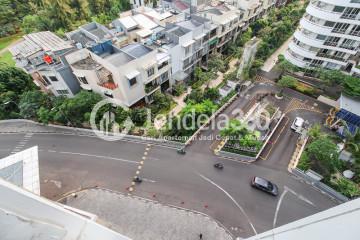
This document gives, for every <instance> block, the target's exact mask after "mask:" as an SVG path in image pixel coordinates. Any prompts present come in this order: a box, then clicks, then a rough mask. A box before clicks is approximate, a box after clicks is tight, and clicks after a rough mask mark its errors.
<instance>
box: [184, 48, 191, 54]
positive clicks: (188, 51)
mask: <svg viewBox="0 0 360 240" xmlns="http://www.w3.org/2000/svg"><path fill="white" fill-rule="evenodd" d="M189 53H190V46H187V47H186V48H185V55H188V54H189Z"/></svg>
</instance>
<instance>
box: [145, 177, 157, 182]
mask: <svg viewBox="0 0 360 240" xmlns="http://www.w3.org/2000/svg"><path fill="white" fill-rule="evenodd" d="M142 180H143V181H144V182H151V183H156V181H155V180H152V179H148V178H142Z"/></svg>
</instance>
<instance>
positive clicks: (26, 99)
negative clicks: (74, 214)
mask: <svg viewBox="0 0 360 240" xmlns="http://www.w3.org/2000/svg"><path fill="white" fill-rule="evenodd" d="M49 105H50V99H49V97H48V96H47V95H46V94H44V93H42V92H40V91H37V90H34V91H28V92H25V93H23V94H22V95H21V97H20V102H19V109H20V115H21V116H22V117H24V118H29V119H33V118H37V112H38V111H39V109H40V107H42V106H44V107H46V106H47V107H48V106H49Z"/></svg>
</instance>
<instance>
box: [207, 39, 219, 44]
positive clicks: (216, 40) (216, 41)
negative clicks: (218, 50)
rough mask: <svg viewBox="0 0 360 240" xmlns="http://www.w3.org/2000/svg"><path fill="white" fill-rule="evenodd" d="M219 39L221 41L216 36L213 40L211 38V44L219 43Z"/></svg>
mask: <svg viewBox="0 0 360 240" xmlns="http://www.w3.org/2000/svg"><path fill="white" fill-rule="evenodd" d="M218 41H219V39H218V38H214V39H212V40H210V41H209V45H212V44H214V43H216V44H217V43H218Z"/></svg>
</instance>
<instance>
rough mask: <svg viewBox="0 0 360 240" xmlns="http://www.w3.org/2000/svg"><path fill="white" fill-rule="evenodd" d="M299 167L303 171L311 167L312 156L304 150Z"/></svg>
mask: <svg viewBox="0 0 360 240" xmlns="http://www.w3.org/2000/svg"><path fill="white" fill-rule="evenodd" d="M297 168H299V169H301V170H303V171H307V170H309V169H310V168H311V161H310V158H309V155H308V153H307V152H306V151H304V152H303V153H302V154H301V157H300V160H299V163H298V165H297Z"/></svg>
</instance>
